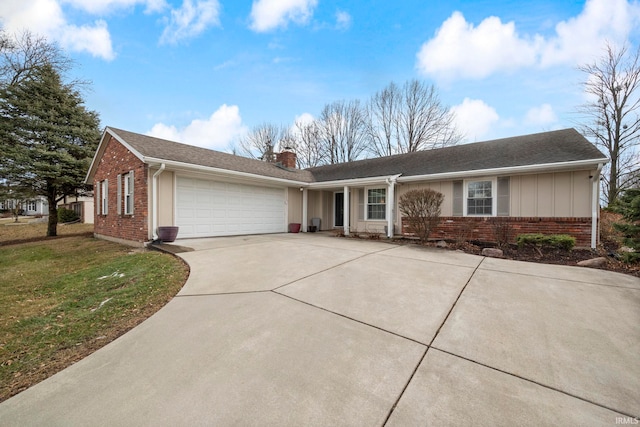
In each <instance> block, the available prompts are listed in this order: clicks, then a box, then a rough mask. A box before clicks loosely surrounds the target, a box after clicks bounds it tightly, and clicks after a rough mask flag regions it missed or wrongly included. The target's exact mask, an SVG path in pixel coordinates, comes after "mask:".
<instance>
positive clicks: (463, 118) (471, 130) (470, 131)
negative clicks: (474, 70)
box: [451, 98, 500, 141]
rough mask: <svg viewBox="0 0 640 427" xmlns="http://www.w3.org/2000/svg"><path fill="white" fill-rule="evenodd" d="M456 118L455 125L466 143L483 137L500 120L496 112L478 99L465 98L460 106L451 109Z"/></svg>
mask: <svg viewBox="0 0 640 427" xmlns="http://www.w3.org/2000/svg"><path fill="white" fill-rule="evenodd" d="M451 110H452V111H453V113H454V114H455V116H456V125H457V126H458V129H460V131H461V132H462V133H463V134H464V136H465V138H466V139H467V140H468V141H478V140H480V139H482V138H483V137H485V136H486V135H487V134H488V133H489V131H491V128H492V126H493V125H494V124H496V123H497V122H498V120H500V116H499V115H498V113H497V112H496V110H495V109H494V108H493V107H491V106H489V105H487V104H486V103H485V102H484V101H482V100H480V99H469V98H465V99H464V101H462V104H460V105H455V106H453V107H451Z"/></svg>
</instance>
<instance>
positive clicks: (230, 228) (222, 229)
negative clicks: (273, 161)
mask: <svg viewBox="0 0 640 427" xmlns="http://www.w3.org/2000/svg"><path fill="white" fill-rule="evenodd" d="M176 196H177V197H176V225H177V226H179V227H180V238H189V237H211V236H234V235H240V234H261V233H283V232H285V231H286V198H285V197H286V189H285V188H274V187H262V186H257V185H249V184H244V183H235V182H224V181H214V180H206V179H199V178H191V177H180V176H179V177H177V179H176Z"/></svg>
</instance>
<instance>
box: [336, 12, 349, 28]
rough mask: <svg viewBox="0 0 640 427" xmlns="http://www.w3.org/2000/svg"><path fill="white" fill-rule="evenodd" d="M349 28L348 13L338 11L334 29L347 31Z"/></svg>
mask: <svg viewBox="0 0 640 427" xmlns="http://www.w3.org/2000/svg"><path fill="white" fill-rule="evenodd" d="M350 27H351V15H349V13H348V12H345V11H342V10H338V11H337V12H336V28H337V29H339V30H347V29H349V28H350Z"/></svg>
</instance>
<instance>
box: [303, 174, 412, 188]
mask: <svg viewBox="0 0 640 427" xmlns="http://www.w3.org/2000/svg"><path fill="white" fill-rule="evenodd" d="M396 176H400V175H396ZM387 179H389V175H384V176H373V177H368V178H351V179H338V180H335V181H322V182H311V183H307V185H308V186H309V188H310V189H312V190H315V189H318V190H320V189H323V188H335V187H344V186H345V185H348V186H350V187H353V186H357V185H369V184H380V183H384V182H387Z"/></svg>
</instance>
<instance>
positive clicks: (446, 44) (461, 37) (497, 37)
mask: <svg viewBox="0 0 640 427" xmlns="http://www.w3.org/2000/svg"><path fill="white" fill-rule="evenodd" d="M535 43H536V42H530V41H527V40H524V39H522V38H521V37H520V36H519V35H518V34H517V33H516V29H515V24H514V23H513V22H509V23H507V24H503V23H502V21H500V18H497V17H495V16H492V17H490V18H487V19H485V20H484V21H482V22H481V23H480V25H478V26H477V27H474V26H473V24H470V23H468V22H467V21H466V20H465V18H464V16H462V13H460V12H454V13H453V15H451V17H450V18H449V19H447V20H446V21H445V22H444V23H443V24H442V26H441V27H440V29H439V30H438V32H437V34H436V37H435V38H433V39H431V40H430V41H428V42H426V43H425V44H423V45H422V48H421V49H420V51H419V52H418V69H419V70H420V71H422V72H423V73H425V74H432V75H436V76H441V77H444V76H446V77H447V78H448V79H455V78H459V77H470V78H483V77H486V76H488V75H490V74H492V73H494V72H496V71H499V70H505V69H506V70H513V69H516V68H519V67H522V66H527V65H532V64H533V63H534V62H535V48H534V47H533V45H535Z"/></svg>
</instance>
